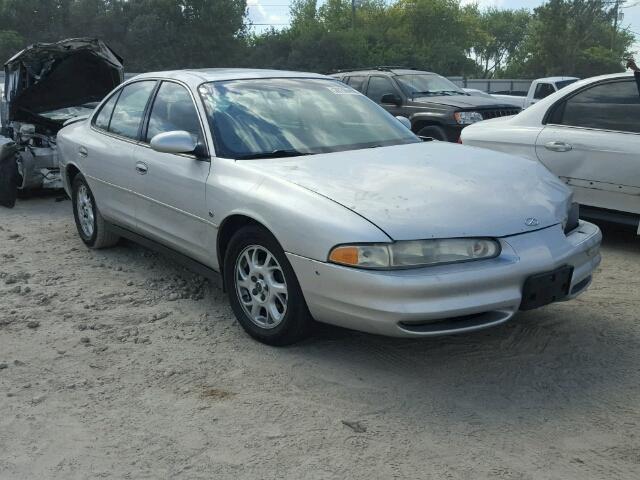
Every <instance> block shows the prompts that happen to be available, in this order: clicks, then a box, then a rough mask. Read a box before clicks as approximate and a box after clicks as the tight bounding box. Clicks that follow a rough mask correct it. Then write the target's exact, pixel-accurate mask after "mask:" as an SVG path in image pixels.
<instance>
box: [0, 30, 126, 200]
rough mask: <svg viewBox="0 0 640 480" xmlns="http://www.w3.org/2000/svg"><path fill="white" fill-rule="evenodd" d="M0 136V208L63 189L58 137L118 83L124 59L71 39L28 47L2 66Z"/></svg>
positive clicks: (97, 45)
mask: <svg viewBox="0 0 640 480" xmlns="http://www.w3.org/2000/svg"><path fill="white" fill-rule="evenodd" d="M4 68H5V85H4V93H3V95H2V109H1V117H2V129H1V130H0V133H1V135H0V205H3V206H6V207H13V206H14V205H15V200H16V197H17V196H18V195H19V194H20V193H22V194H26V193H28V192H29V191H32V190H38V189H58V188H62V182H61V179H60V169H59V167H58V153H57V147H56V135H57V133H58V131H59V130H60V129H61V128H62V127H63V126H64V125H65V124H66V123H67V122H69V121H72V120H73V119H76V118H81V117H86V116H88V115H89V114H90V113H91V112H92V111H93V109H94V108H95V107H96V106H97V105H98V103H99V102H100V101H101V100H102V99H103V98H104V97H105V96H106V94H107V93H109V92H110V91H111V90H113V89H114V88H115V87H116V86H118V85H119V84H120V83H122V81H123V78H124V68H123V64H122V59H121V58H120V57H119V56H118V55H117V54H116V53H115V52H114V51H113V50H111V48H109V47H108V46H107V45H106V44H105V43H104V42H102V41H101V40H97V39H90V38H74V39H67V40H62V41H60V42H57V43H38V44H34V45H31V46H29V47H27V48H26V49H24V50H22V51H21V52H19V53H17V54H16V55H14V56H13V57H12V58H11V59H9V60H8V61H7V62H6V63H5V66H4Z"/></svg>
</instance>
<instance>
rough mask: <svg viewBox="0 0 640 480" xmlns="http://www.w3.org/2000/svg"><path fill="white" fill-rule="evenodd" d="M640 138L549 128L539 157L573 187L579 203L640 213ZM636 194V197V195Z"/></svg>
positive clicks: (539, 147) (540, 139)
mask: <svg viewBox="0 0 640 480" xmlns="http://www.w3.org/2000/svg"><path fill="white" fill-rule="evenodd" d="M638 152H640V135H637V134H633V133H618V132H607V131H600V130H590V129H584V128H577V127H568V126H559V125H548V126H546V127H545V128H544V129H543V130H542V132H541V133H540V135H539V136H538V139H537V141H536V154H537V156H538V158H539V159H540V161H541V162H542V163H544V164H545V165H546V166H547V168H549V170H551V171H552V172H553V173H555V174H556V175H558V176H559V177H560V178H562V179H563V180H564V181H565V182H567V183H568V184H569V185H571V186H572V188H573V189H574V191H575V194H576V201H578V202H580V203H583V204H585V205H591V206H594V207H600V208H608V209H612V210H620V211H628V212H633V213H640V196H638V193H640V154H639V153H638ZM634 192H635V194H633V193H634Z"/></svg>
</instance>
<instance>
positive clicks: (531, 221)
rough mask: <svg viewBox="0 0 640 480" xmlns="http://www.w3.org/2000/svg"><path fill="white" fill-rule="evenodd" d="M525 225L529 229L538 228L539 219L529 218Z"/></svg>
mask: <svg viewBox="0 0 640 480" xmlns="http://www.w3.org/2000/svg"><path fill="white" fill-rule="evenodd" d="M524 224H525V225H526V226H527V227H537V226H538V225H540V222H539V221H538V219H537V218H533V217H529V218H527V219H526V220H525V221H524Z"/></svg>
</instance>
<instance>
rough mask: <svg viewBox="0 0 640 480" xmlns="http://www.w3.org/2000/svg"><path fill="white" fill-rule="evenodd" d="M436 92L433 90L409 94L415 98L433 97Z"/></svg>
mask: <svg viewBox="0 0 640 480" xmlns="http://www.w3.org/2000/svg"><path fill="white" fill-rule="evenodd" d="M436 93H437V92H434V91H433V90H425V91H424V92H411V96H412V97H415V96H416V95H435V94H436Z"/></svg>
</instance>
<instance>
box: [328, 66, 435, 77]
mask: <svg viewBox="0 0 640 480" xmlns="http://www.w3.org/2000/svg"><path fill="white" fill-rule="evenodd" d="M374 74H375V75H390V76H392V75H437V73H433V72H425V71H424V70H414V69H411V68H382V67H381V68H365V69H362V70H348V71H347V70H344V71H342V70H341V71H339V72H336V73H333V74H332V75H334V76H349V75H374Z"/></svg>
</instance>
